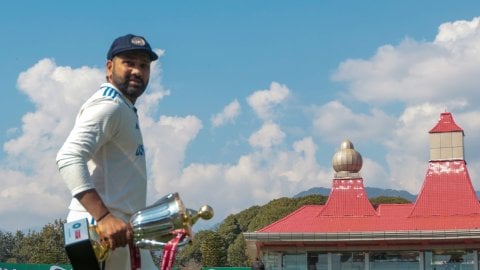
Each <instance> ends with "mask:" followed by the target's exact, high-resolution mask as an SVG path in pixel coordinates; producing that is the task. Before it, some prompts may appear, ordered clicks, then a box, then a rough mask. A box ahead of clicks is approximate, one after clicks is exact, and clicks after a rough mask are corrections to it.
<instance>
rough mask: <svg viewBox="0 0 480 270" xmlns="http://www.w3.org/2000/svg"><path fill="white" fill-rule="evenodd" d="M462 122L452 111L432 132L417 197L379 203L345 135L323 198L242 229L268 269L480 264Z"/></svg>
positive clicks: (479, 214) (479, 212) (477, 213)
mask: <svg viewBox="0 0 480 270" xmlns="http://www.w3.org/2000/svg"><path fill="white" fill-rule="evenodd" d="M463 137H464V133H463V130H462V129H461V128H460V127H459V126H458V125H457V124H456V123H455V121H454V120H453V117H452V115H451V114H450V113H448V112H445V113H442V114H441V115H440V119H439V121H438V123H437V124H436V125H435V127H434V128H433V129H431V130H430V132H429V139H430V161H429V162H428V168H427V172H426V176H425V179H424V181H423V186H422V188H421V190H420V193H419V195H418V196H417V199H416V201H415V202H414V203H411V204H381V205H378V206H377V207H374V206H373V205H372V204H371V203H370V201H369V199H368V197H367V194H366V192H365V189H364V185H363V178H362V177H361V176H360V174H359V171H360V169H361V167H362V157H361V155H360V154H359V153H358V152H357V151H356V150H355V149H354V147H353V144H352V143H351V142H350V141H348V140H347V141H344V142H343V143H342V144H341V147H340V150H339V151H338V152H337V153H336V154H335V155H334V157H333V159H332V163H333V168H334V170H335V176H334V178H333V182H332V188H331V192H330V196H329V198H328V200H327V202H326V203H325V205H307V206H304V207H301V208H300V209H298V210H296V211H294V212H293V213H291V214H290V215H288V216H286V217H285V218H283V219H280V220H278V221H276V222H274V223H272V224H270V225H268V226H266V227H264V228H262V229H260V230H258V231H256V232H250V233H244V236H245V239H246V240H247V242H248V243H249V244H250V245H253V246H254V247H255V249H256V251H257V253H258V255H259V256H261V257H262V259H263V260H264V262H265V263H266V265H267V268H266V269H309V270H310V269H421V270H433V269H435V270H440V269H472V270H473V269H475V270H478V269H479V263H478V249H480V203H479V201H478V198H477V196H476V193H475V190H474V189H473V186H472V183H471V180H470V176H469V174H468V169H467V164H466V162H465V160H464V146H463Z"/></svg>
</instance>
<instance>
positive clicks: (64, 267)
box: [0, 263, 72, 270]
mask: <svg viewBox="0 0 480 270" xmlns="http://www.w3.org/2000/svg"><path fill="white" fill-rule="evenodd" d="M0 270H72V266H71V265H68V264H18V263H0Z"/></svg>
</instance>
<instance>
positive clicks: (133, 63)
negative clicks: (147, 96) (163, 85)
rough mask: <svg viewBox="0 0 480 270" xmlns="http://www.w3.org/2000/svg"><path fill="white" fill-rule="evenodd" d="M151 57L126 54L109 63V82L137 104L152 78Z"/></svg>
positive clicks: (117, 56) (114, 58)
mask: <svg viewBox="0 0 480 270" xmlns="http://www.w3.org/2000/svg"><path fill="white" fill-rule="evenodd" d="M150 62H151V60H150V57H149V56H148V54H146V53H143V52H135V51H133V52H126V53H121V54H118V55H116V56H115V57H113V59H112V60H108V61H107V80H108V81H109V82H110V83H111V84H113V85H114V86H115V87H117V88H118V90H120V91H121V92H122V93H123V94H124V95H125V96H126V97H127V98H128V99H129V100H130V101H132V103H135V101H136V100H137V98H138V97H140V96H141V95H142V94H143V92H144V91H145V88H147V85H148V80H149V78H150Z"/></svg>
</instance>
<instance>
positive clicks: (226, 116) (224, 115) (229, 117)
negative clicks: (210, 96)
mask: <svg viewBox="0 0 480 270" xmlns="http://www.w3.org/2000/svg"><path fill="white" fill-rule="evenodd" d="M240 110H241V109H240V103H239V102H238V100H236V99H235V100H234V101H232V102H230V104H228V105H227V106H225V108H223V111H222V112H220V113H218V114H216V115H214V116H212V118H211V122H212V125H213V126H214V127H219V126H222V125H224V124H226V123H232V122H234V121H235V118H237V117H238V115H239V114H240Z"/></svg>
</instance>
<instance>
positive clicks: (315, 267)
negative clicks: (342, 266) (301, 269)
mask: <svg viewBox="0 0 480 270" xmlns="http://www.w3.org/2000/svg"><path fill="white" fill-rule="evenodd" d="M307 269H308V270H328V253H326V252H324V253H319V252H309V253H308V254H307Z"/></svg>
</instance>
